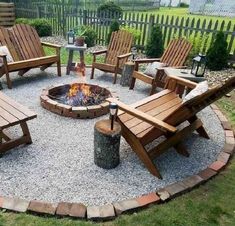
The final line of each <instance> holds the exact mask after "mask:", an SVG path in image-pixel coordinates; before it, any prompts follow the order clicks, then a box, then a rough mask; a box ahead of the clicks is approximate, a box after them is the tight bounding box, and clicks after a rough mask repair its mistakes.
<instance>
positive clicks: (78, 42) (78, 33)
mask: <svg viewBox="0 0 235 226" xmlns="http://www.w3.org/2000/svg"><path fill="white" fill-rule="evenodd" d="M85 33H86V29H82V27H76V28H74V34H75V46H84V44H85V36H84V35H85Z"/></svg>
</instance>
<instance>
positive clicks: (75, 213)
mask: <svg viewBox="0 0 235 226" xmlns="http://www.w3.org/2000/svg"><path fill="white" fill-rule="evenodd" d="M86 212H87V208H86V206H85V205H83V204H82V203H73V204H72V207H71V209H70V212H69V216H71V217H77V218H85V217H86Z"/></svg>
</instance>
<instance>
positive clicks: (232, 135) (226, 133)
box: [225, 130, 234, 137]
mask: <svg viewBox="0 0 235 226" xmlns="http://www.w3.org/2000/svg"><path fill="white" fill-rule="evenodd" d="M225 136H226V137H234V134H233V131H232V130H225Z"/></svg>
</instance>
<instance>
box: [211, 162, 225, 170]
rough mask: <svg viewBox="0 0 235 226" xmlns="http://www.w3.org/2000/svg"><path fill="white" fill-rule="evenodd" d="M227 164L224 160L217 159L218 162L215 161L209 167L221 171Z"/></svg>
mask: <svg viewBox="0 0 235 226" xmlns="http://www.w3.org/2000/svg"><path fill="white" fill-rule="evenodd" d="M225 165H226V164H225V163H224V162H221V161H216V162H213V163H212V164H211V165H210V166H209V168H210V169H212V170H214V171H217V172H218V171H220V170H222V169H223V168H224V166H225Z"/></svg>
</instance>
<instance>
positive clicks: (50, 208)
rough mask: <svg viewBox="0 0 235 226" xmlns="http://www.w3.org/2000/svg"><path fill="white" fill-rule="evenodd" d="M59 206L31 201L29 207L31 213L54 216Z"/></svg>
mask: <svg viewBox="0 0 235 226" xmlns="http://www.w3.org/2000/svg"><path fill="white" fill-rule="evenodd" d="M56 207H57V204H52V203H46V202H39V201H34V200H33V201H31V202H30V204H29V207H28V210H29V211H32V212H36V213H42V214H50V215H54V214H55V211H56Z"/></svg>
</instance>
